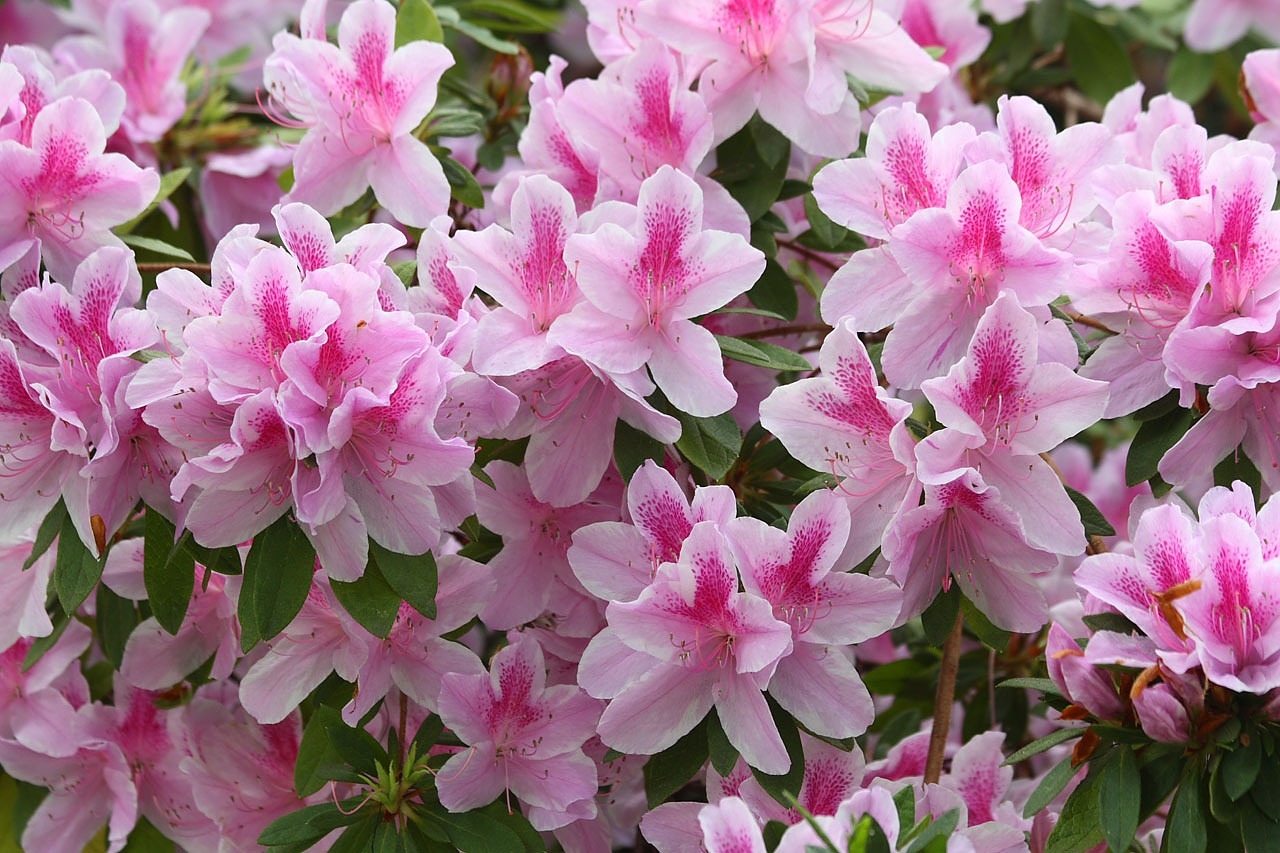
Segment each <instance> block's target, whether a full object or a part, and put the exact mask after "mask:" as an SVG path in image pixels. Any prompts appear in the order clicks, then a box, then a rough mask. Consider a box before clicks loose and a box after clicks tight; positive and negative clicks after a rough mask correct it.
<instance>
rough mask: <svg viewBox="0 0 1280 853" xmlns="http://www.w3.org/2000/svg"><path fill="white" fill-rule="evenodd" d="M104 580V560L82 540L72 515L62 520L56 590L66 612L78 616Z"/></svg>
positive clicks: (55, 578)
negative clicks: (98, 584)
mask: <svg viewBox="0 0 1280 853" xmlns="http://www.w3.org/2000/svg"><path fill="white" fill-rule="evenodd" d="M101 577H102V561H101V560H99V559H98V558H97V557H95V556H93V553H92V552H91V551H90V550H89V549H88V548H86V547H85V544H84V542H82V541H81V540H80V534H79V533H78V532H76V527H75V525H74V524H73V523H72V521H71V516H70V515H67V516H64V517H63V519H62V531H61V532H60V533H59V534H58V556H57V558H56V560H55V562H54V565H53V588H54V589H55V590H57V593H58V601H60V602H62V610H63V612H64V613H68V614H70V613H75V612H76V608H78V607H79V606H80V605H81V604H82V603H83V602H84V600H85V599H86V598H88V597H89V593H91V592H93V588H94V587H95V586H96V585H97V583H98V579H99V578H101Z"/></svg>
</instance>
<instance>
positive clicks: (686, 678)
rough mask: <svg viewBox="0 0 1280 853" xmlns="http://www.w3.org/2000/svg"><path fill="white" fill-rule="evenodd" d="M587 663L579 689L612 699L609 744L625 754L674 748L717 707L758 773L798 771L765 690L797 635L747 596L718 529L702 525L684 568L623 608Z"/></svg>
mask: <svg viewBox="0 0 1280 853" xmlns="http://www.w3.org/2000/svg"><path fill="white" fill-rule="evenodd" d="M606 616H607V618H608V621H609V627H608V628H607V629H605V630H604V631H602V632H601V633H600V634H599V635H597V636H596V638H595V639H593V640H592V641H591V645H590V646H588V647H587V651H586V653H585V654H584V655H583V659H582V664H581V667H580V669H579V672H578V679H579V683H580V684H582V686H583V687H584V688H585V689H586V690H587V691H588V692H589V693H591V694H592V695H593V696H596V697H598V698H608V699H612V701H611V702H610V703H609V707H608V708H606V709H605V712H604V715H603V716H602V717H601V719H600V728H599V731H600V737H601V739H602V740H604V742H605V743H606V744H608V745H609V746H612V747H614V748H615V749H619V750H621V751H624V752H630V753H640V754H653V753H656V752H660V751H661V750H663V749H666V748H667V747H669V746H671V745H672V744H673V743H675V742H676V741H677V740H678V739H679V738H680V737H681V736H682V735H684V734H686V733H687V732H689V731H690V730H691V729H692V728H693V727H694V726H695V725H697V724H698V722H699V721H700V720H701V719H702V718H703V717H704V716H706V714H707V711H709V710H711V708H712V706H715V707H716V709H717V712H718V714H719V717H720V721H721V723H722V725H723V726H724V729H725V733H726V734H727V735H728V737H729V741H730V742H731V743H732V744H733V745H734V746H735V747H737V749H738V751H739V752H740V753H741V755H742V756H743V758H745V759H746V760H747V762H748V763H749V764H751V766H753V767H757V768H759V769H761V770H763V771H765V772H766V773H783V772H786V769H787V767H788V766H789V765H790V759H789V758H788V757H787V752H786V749H785V748H784V747H783V745H782V739H781V737H780V735H779V734H778V730H777V726H776V725H775V724H774V722H773V717H772V716H771V715H770V713H769V708H768V705H767V703H766V702H765V699H764V695H763V693H762V692H761V691H763V690H764V689H765V688H766V687H767V686H768V684H769V680H770V679H771V678H772V677H773V673H774V671H775V669H776V668H777V664H778V661H780V660H781V659H782V658H784V657H785V656H786V655H787V654H788V653H790V651H791V645H792V644H791V627H790V626H789V625H787V624H786V623H785V622H780V621H778V620H777V619H776V618H774V616H773V607H772V605H770V604H769V602H767V601H765V600H764V599H762V598H760V597H758V596H756V595H753V594H751V593H745V592H738V573H737V570H736V569H735V567H734V562H733V555H732V553H731V552H730V550H729V547H728V543H727V542H726V541H725V539H724V537H723V535H722V534H721V533H720V532H719V531H718V529H717V528H716V526H715V525H714V524H712V523H710V522H705V521H704V522H701V523H699V524H697V525H694V528H693V531H692V532H691V533H690V534H689V538H688V539H686V540H685V543H684V546H683V547H682V549H681V552H680V560H679V562H676V563H666V564H664V565H663V566H662V567H661V568H659V569H658V573H657V575H655V577H654V579H653V583H652V584H650V585H649V587H648V588H647V589H645V591H644V592H643V593H642V594H641V595H640V597H639V598H638V599H636V600H635V601H634V602H613V603H612V604H610V605H609V608H608V611H607V613H606Z"/></svg>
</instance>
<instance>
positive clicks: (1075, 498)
mask: <svg viewBox="0 0 1280 853" xmlns="http://www.w3.org/2000/svg"><path fill="white" fill-rule="evenodd" d="M1063 488H1064V489H1066V490H1067V497H1069V498H1071V502H1072V503H1073V504H1075V505H1076V509H1077V510H1078V511H1079V512H1080V522H1081V524H1083V525H1084V532H1085V535H1086V536H1115V535H1116V529H1115V528H1114V527H1112V526H1111V523H1110V522H1109V521H1107V519H1106V516H1104V515H1103V514H1102V511H1101V510H1099V509H1098V508H1097V507H1096V506H1094V505H1093V501H1091V500H1089V499H1088V498H1087V497H1085V496H1084V495H1082V494H1080V493H1079V492H1077V491H1076V490H1075V489H1073V488H1071V487H1070V486H1066V485H1064V486H1063Z"/></svg>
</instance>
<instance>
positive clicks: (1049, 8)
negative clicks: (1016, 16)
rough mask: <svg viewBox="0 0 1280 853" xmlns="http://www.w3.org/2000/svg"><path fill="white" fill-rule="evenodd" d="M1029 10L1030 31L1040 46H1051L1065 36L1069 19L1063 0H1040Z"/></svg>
mask: <svg viewBox="0 0 1280 853" xmlns="http://www.w3.org/2000/svg"><path fill="white" fill-rule="evenodd" d="M1030 12H1031V15H1030V17H1031V33H1032V35H1034V36H1035V37H1036V39H1038V40H1039V42H1040V44H1041V46H1043V47H1046V48H1051V47H1054V46H1055V45H1057V44H1058V43H1059V42H1060V41H1062V40H1063V39H1064V38H1066V35H1067V24H1068V22H1069V19H1068V17H1067V4H1066V2H1065V0H1040V2H1039V3H1036V4H1035V5H1034V6H1032V7H1031V9H1030Z"/></svg>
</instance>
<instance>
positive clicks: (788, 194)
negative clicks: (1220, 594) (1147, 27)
mask: <svg viewBox="0 0 1280 853" xmlns="http://www.w3.org/2000/svg"><path fill="white" fill-rule="evenodd" d="M811 192H813V184H811V183H809V182H808V181H800V180H796V179H795V178H787V179H786V180H785V181H783V182H782V189H781V190H780V191H779V192H778V201H786V200H787V199H789V198H798V197H800V196H802V195H804V194H805V193H811Z"/></svg>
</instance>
